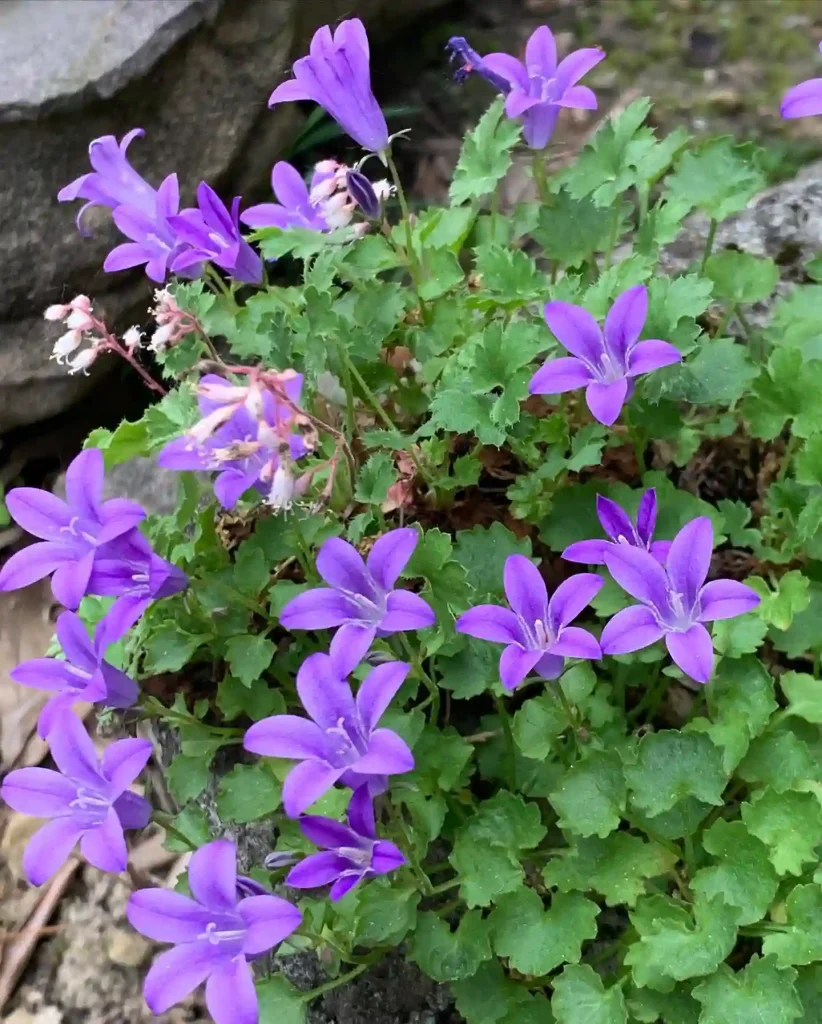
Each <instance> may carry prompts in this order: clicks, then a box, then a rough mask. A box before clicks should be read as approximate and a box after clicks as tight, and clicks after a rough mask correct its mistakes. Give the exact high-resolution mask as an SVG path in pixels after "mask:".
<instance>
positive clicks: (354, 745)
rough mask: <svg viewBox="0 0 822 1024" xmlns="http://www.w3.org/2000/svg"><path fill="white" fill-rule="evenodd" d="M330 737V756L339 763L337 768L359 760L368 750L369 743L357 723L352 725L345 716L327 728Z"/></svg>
mask: <svg viewBox="0 0 822 1024" xmlns="http://www.w3.org/2000/svg"><path fill="white" fill-rule="evenodd" d="M325 734H326V736H327V737H328V739H329V741H330V742H329V751H328V756H329V758H331V759H333V760H334V761H336V762H337V763H336V764H335V765H334V767H335V768H344V767H348V766H350V765H352V764H356V762H357V761H359V760H360V758H361V757H362V756H363V755H364V754H365V753H366V751H367V750H368V744H367V743H366V741H365V737H364V736H363V735H362V733H361V732H360V730H359V729H358V728H357V726H356V725H354V726H350V725H348V724H347V723H346V720H345V718H342V717H341V718H338V719H337V724H336V725H334V726H332V727H331V728H330V729H326V730H325Z"/></svg>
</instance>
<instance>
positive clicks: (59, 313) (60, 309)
mask: <svg viewBox="0 0 822 1024" xmlns="http://www.w3.org/2000/svg"><path fill="white" fill-rule="evenodd" d="M70 312H71V306H60V305H56V306H49V307H48V309H47V310H46V311H45V313H43V319H44V320H65V319H66V317H67V316H68V315H69V313H70Z"/></svg>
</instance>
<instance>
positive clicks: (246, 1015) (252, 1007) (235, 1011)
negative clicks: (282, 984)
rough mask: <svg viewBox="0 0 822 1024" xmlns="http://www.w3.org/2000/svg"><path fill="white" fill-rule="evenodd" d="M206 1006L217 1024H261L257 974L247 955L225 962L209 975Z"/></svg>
mask: <svg viewBox="0 0 822 1024" xmlns="http://www.w3.org/2000/svg"><path fill="white" fill-rule="evenodd" d="M206 1006H207V1007H208V1012H209V1014H210V1015H211V1018H212V1020H213V1021H214V1024H258V1021H259V1017H260V1013H259V1006H258V1002H257V991H256V989H255V988H254V975H253V974H252V971H251V967H249V965H248V961H247V960H246V959H245V957H244V956H238V957H235V958H234V959H233V960H229V961H228V962H227V963H221V964H220V965H219V967H217V968H216V969H215V970H214V971H213V972H212V973H211V974H210V975H209V976H208V980H207V981H206Z"/></svg>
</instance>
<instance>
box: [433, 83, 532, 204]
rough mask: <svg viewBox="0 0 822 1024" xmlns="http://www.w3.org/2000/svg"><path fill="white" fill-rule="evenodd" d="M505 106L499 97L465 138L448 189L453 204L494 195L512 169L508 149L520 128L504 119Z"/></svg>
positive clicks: (516, 138) (515, 139) (513, 144)
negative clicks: (501, 180)
mask: <svg viewBox="0 0 822 1024" xmlns="http://www.w3.org/2000/svg"><path fill="white" fill-rule="evenodd" d="M504 107H505V97H503V96H500V97H499V98H498V99H496V100H494V102H493V103H492V104H491V106H490V107H489V108H488V110H486V112H485V113H484V114H483V115H482V117H481V118H480V119H479V121H478V122H477V126H476V128H474V130H473V131H470V132H468V134H467V135H466V136H465V141H464V142H463V144H462V152H461V153H460V157H459V160H458V161H457V166H456V168H455V169H454V177H453V179H452V181H451V187H450V189H449V195H450V197H451V203H452V205H454V206H456V205H459V204H460V203H464V202H465V201H466V200H468V199H479V198H480V197H481V196H484V195H487V194H488V193H489V192H493V190H494V189H495V188H496V186H497V182H498V181H500V179H501V178H503V177H504V176H505V174H506V173H507V171H508V168H509V167H510V166H511V150H512V149H513V148H514V146H515V145H516V143H517V140H518V139H519V137H520V132H521V131H522V127H521V125H520V124H519V123H518V122H517V121H514V120H511V119H510V118H508V117H504V116H503V111H504Z"/></svg>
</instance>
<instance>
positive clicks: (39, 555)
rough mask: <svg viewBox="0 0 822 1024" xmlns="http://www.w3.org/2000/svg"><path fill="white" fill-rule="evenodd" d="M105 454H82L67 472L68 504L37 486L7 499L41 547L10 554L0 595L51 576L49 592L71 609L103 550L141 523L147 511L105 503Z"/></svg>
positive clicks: (123, 503)
mask: <svg viewBox="0 0 822 1024" xmlns="http://www.w3.org/2000/svg"><path fill="white" fill-rule="evenodd" d="M102 499H103V455H102V452H100V451H99V450H98V449H96V448H89V449H88V450H86V451H83V452H80V454H79V455H78V456H77V458H76V459H74V461H73V462H72V463H71V465H70V466H69V467H68V470H67V471H66V500H65V501H63V500H62V499H60V498H58V497H57V496H56V495H55V494H52V493H51V492H50V491H44V490H40V489H39V488H37V487H15V488H14V489H13V490H11V491H9V493H8V494H7V495H6V507H7V508H8V510H9V514H10V515H11V517H12V519H14V521H15V522H16V523H17V524H18V525H20V526H22V527H23V529H24V530H27V531H28V532H29V533H30V534H32V535H33V536H35V537H39V538H40V543H38V544H31V545H30V546H29V547H27V548H24V549H23V550H22V551H18V552H17V554H15V555H12V556H11V558H10V559H9V560H8V561H7V562H6V564H5V565H4V566H3V568H2V569H0V591H2V590H18V589H19V588H20V587H26V586H28V585H29V584H30V583H34V582H35V581H36V580H40V579H43V577H44V576H48V575H49V574H51V573H53V576H52V579H51V589H52V591H53V593H54V596H55V597H56V598H57V600H58V601H59V602H60V604H62V605H65V607H66V608H71V609H75V608H77V607H78V605H79V604H80V601H81V600H82V598H83V596H84V595H85V594H87V593H93V592H94V591H91V590H89V580H90V577H91V572H92V567H93V565H94V561H95V558H96V557H97V555H98V553H99V551H100V549H101V547H103V546H104V545H105V544H106V543H107V542H110V541H113V540H115V539H118V538H120V537H122V536H123V535H124V534H126V533H128V532H129V531H130V530H133V528H134V527H135V526H136V525H137V523H139V522H140V521H141V520H142V519H145V515H146V513H145V510H144V509H143V508H142V506H140V505H138V504H137V503H136V502H133V501H127V500H125V499H123V498H114V499H112V500H110V501H103V500H102Z"/></svg>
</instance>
